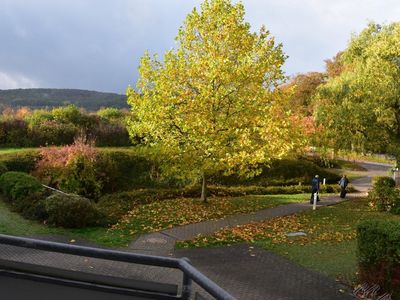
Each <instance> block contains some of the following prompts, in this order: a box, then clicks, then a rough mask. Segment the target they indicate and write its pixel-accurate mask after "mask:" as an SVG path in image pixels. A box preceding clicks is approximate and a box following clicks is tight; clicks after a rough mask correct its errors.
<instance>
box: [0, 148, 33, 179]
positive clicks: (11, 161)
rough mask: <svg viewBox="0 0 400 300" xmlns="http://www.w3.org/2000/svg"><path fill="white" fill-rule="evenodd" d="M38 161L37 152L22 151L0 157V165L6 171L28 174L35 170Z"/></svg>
mask: <svg viewBox="0 0 400 300" xmlns="http://www.w3.org/2000/svg"><path fill="white" fill-rule="evenodd" d="M38 159H39V150H24V151H20V152H14V153H5V154H1V155H0V163H2V164H4V165H5V166H6V168H7V170H8V171H16V172H25V173H30V172H32V171H33V170H34V169H35V166H36V162H37V161H38Z"/></svg>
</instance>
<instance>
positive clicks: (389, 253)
mask: <svg viewBox="0 0 400 300" xmlns="http://www.w3.org/2000/svg"><path fill="white" fill-rule="evenodd" d="M357 240H358V262H359V268H360V272H359V274H360V281H361V282H368V283H371V284H379V285H380V286H381V287H383V288H384V290H385V291H387V292H390V293H393V299H399V297H400V222H399V221H393V220H382V219H376V220H367V221H364V222H362V223H360V224H359V226H358V228H357Z"/></svg>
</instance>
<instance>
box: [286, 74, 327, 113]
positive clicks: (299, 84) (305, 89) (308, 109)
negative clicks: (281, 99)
mask: <svg viewBox="0 0 400 300" xmlns="http://www.w3.org/2000/svg"><path fill="white" fill-rule="evenodd" d="M324 81H325V74H324V73H320V72H309V73H305V74H298V75H296V76H295V77H293V78H292V79H291V80H290V81H289V83H288V84H286V85H285V87H284V89H290V90H291V93H290V96H289V105H290V108H291V109H292V110H293V111H294V112H295V113H296V114H299V115H302V116H310V115H311V114H312V112H313V103H312V100H313V98H314V95H315V94H316V92H317V88H318V87H319V86H320V85H321V84H322V83H324ZM281 88H282V87H281Z"/></svg>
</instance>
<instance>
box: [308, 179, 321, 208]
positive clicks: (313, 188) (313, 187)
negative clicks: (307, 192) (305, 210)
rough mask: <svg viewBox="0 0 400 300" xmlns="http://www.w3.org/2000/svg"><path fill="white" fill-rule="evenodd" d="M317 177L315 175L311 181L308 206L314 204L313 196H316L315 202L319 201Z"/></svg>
mask: <svg viewBox="0 0 400 300" xmlns="http://www.w3.org/2000/svg"><path fill="white" fill-rule="evenodd" d="M319 185H320V182H319V176H318V175H315V177H314V178H313V179H312V180H311V198H310V204H313V203H314V195H315V194H317V202H318V201H319Z"/></svg>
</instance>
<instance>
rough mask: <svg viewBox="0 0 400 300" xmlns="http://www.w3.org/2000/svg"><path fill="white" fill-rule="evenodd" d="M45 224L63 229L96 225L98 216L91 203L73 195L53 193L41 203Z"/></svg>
mask: <svg viewBox="0 0 400 300" xmlns="http://www.w3.org/2000/svg"><path fill="white" fill-rule="evenodd" d="M41 204H42V207H43V208H44V211H45V218H46V223H47V224H49V225H54V226H61V227H65V228H81V227H85V226H88V225H94V224H98V221H99V214H98V212H97V210H96V208H95V207H94V205H93V204H92V202H91V201H90V200H89V199H87V198H84V197H81V196H78V195H73V194H68V195H65V194H61V193H54V194H53V195H51V196H49V197H47V198H46V199H45V200H43V201H42V203H41Z"/></svg>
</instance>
